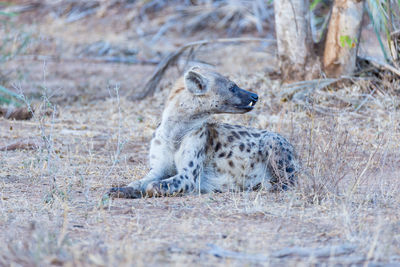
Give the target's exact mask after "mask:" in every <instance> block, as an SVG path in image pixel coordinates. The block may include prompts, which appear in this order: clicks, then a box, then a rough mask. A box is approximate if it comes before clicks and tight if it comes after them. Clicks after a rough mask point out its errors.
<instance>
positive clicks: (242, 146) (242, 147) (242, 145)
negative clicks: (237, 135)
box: [239, 143, 244, 151]
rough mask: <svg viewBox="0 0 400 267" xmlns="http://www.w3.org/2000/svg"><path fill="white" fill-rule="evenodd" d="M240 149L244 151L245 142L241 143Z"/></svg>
mask: <svg viewBox="0 0 400 267" xmlns="http://www.w3.org/2000/svg"><path fill="white" fill-rule="evenodd" d="M239 149H240V151H243V150H244V144H243V143H241V144H240V145H239Z"/></svg>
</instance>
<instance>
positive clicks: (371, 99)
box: [0, 1, 400, 266]
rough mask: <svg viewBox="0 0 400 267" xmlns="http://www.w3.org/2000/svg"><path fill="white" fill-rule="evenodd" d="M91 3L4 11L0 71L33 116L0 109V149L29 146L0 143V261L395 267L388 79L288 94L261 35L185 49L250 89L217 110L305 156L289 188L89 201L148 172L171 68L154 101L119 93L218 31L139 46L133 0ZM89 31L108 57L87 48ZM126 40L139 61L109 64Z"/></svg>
mask: <svg viewBox="0 0 400 267" xmlns="http://www.w3.org/2000/svg"><path fill="white" fill-rule="evenodd" d="M14 2H20V4H21V5H23V4H25V3H29V1H14ZM61 2H62V1H61ZM117 2H118V1H117ZM59 8H60V7H59ZM100 8H101V6H100ZM53 10H58V9H53ZM132 10H135V9H132ZM100 11H101V9H100V10H97V13H96V15H91V16H87V17H84V18H83V19H79V20H77V21H72V22H66V20H68V18H69V17H66V16H60V17H56V16H54V15H52V14H53V13H54V12H55V11H54V12H53V13H51V12H47V11H46V9H40V8H33V9H28V11H25V12H23V13H22V14H21V15H19V16H17V17H14V18H12V21H13V27H14V28H13V29H14V31H16V32H28V33H29V34H30V36H32V38H31V43H30V45H29V47H28V48H27V50H26V52H24V53H22V54H20V55H18V56H16V57H14V58H12V59H10V60H8V61H6V62H4V63H2V65H0V66H1V69H0V78H1V81H2V84H3V85H4V86H5V87H7V88H10V89H11V90H13V91H14V92H16V93H23V94H24V96H25V97H26V99H27V102H29V103H31V106H32V108H33V109H34V110H35V113H34V114H35V115H34V117H33V118H32V119H31V120H28V121H16V120H7V119H5V118H0V147H4V146H6V145H10V144H13V143H15V142H20V143H32V144H34V145H33V149H31V148H32V146H30V147H29V149H17V150H10V151H7V150H6V151H0V243H1V244H2V245H1V246H0V265H1V266H50V265H65V266H89V265H90V266H164V265H177V266H187V265H201V266H223V265H232V266H243V265H247V266H268V265H271V266H309V265H318V266H400V143H399V140H400V110H399V109H400V101H399V89H400V88H399V87H398V86H399V84H400V83H399V81H398V80H396V79H389V78H388V79H387V80H385V79H386V78H385V77H384V76H382V77H381V80H380V81H379V83H377V82H376V80H371V79H368V78H357V79H356V78H355V79H354V80H353V82H348V81H345V82H339V83H334V84H331V85H329V86H327V87H324V88H320V87H319V84H320V83H319V82H318V83H309V84H307V87H306V89H307V90H305V89H304V88H303V89H298V88H297V87H296V88H297V89H296V88H295V90H298V91H299V93H296V94H294V95H293V96H290V97H288V96H287V95H288V94H289V93H288V92H290V91H291V89H293V88H294V87H288V86H285V85H281V83H280V81H279V80H278V79H276V75H272V74H271V73H272V72H274V71H276V70H277V63H276V58H275V55H274V49H275V48H274V45H271V44H258V43H243V44H240V45H238V44H232V45H211V46H207V47H203V48H202V49H200V50H199V51H198V52H197V54H196V58H197V59H198V60H202V61H206V62H209V63H211V64H213V65H215V66H216V69H217V70H218V71H220V72H221V73H224V74H226V75H229V76H230V78H231V79H233V80H235V81H236V82H237V83H238V85H239V86H240V87H243V88H246V89H249V90H251V91H254V92H256V93H257V94H259V96H260V101H259V102H258V103H257V105H256V108H255V110H253V111H252V112H250V113H248V114H244V115H220V116H216V117H215V120H218V121H225V122H230V123H236V124H243V125H248V126H251V127H257V128H264V129H268V130H271V131H275V132H278V133H280V134H282V135H284V136H285V137H287V138H288V139H289V140H290V141H291V142H292V143H293V144H294V145H295V147H296V150H297V153H298V154H299V156H300V158H301V161H302V165H303V172H302V174H301V175H300V177H299V179H300V181H299V185H298V186H297V188H295V189H294V190H290V191H287V192H278V193H271V192H264V191H260V192H230V193H223V194H209V195H193V196H184V197H169V198H148V199H136V200H125V199H115V200H113V201H111V202H109V203H104V202H102V196H103V194H104V193H105V192H107V189H108V188H110V187H111V186H115V185H125V184H128V183H129V182H131V181H132V180H134V179H139V178H141V177H142V176H143V175H145V174H146V172H147V171H148V165H147V151H148V148H149V141H150V139H151V135H152V133H153V131H154V130H155V128H156V126H157V124H158V123H159V122H160V116H161V113H162V110H163V106H164V100H165V99H166V96H167V94H168V90H169V88H170V87H171V85H172V83H173V81H174V80H175V79H176V78H177V77H178V76H179V75H180V73H181V70H182V67H172V68H171V69H170V70H169V71H168V72H167V73H166V75H165V77H164V79H163V80H162V83H161V85H160V87H159V88H158V90H157V91H156V93H155V95H154V96H151V97H148V98H146V99H144V100H141V101H131V100H128V98H127V96H128V95H130V94H131V93H132V92H140V90H141V88H142V86H143V85H144V83H145V81H146V80H147V79H148V78H149V76H150V75H151V74H152V72H153V71H154V69H155V67H156V65H154V64H153V63H152V62H150V59H151V60H152V61H155V62H157V61H159V60H161V58H162V57H163V56H165V53H166V52H165V51H172V50H173V49H175V48H177V47H178V46H179V45H181V44H184V43H187V42H189V41H193V40H199V39H203V38H204V36H206V37H209V38H212V37H213V36H214V37H215V36H219V35H218V33H219V32H217V31H210V32H209V33H207V34H205V33H204V31H200V32H198V33H196V34H191V35H189V36H184V35H182V36H181V35H178V34H177V33H176V32H173V31H172V32H170V33H167V34H165V35H164V36H163V37H161V39H160V40H159V41H157V42H155V43H152V46H149V45H148V43H146V42H145V41H143V38H142V39H141V38H139V37H138V28H140V27H142V28H143V27H144V26H145V25H142V24H141V23H142V22H137V21H136V20H133V22H131V23H129V24H127V23H126V21H127V18H131V17H132V16H134V14H133V15H132V12H133V11H129V9H127V10H122V11H121V9H119V8H118V6H116V7H109V10H107V12H105V11H104V14H103V13H101V12H100ZM168 11H169V9H168V8H165V10H164V11H159V12H158V13H156V14H157V16H156V15H153V16H154V17H150V19H149V20H148V21H147V25H148V27H149V28H151V27H152V26H154V27H156V26H157V25H159V24H161V22H159V21H158V20H161V19H162V16H161V15H160V14H161V13H162V12H166V13H168ZM160 12H161V13H160ZM57 14H58V13H57ZM162 14H164V13H162ZM149 16H150V15H149ZM157 19H158V20H157ZM129 21H131V20H129ZM135 23H136V24H135ZM157 23H158V24H157ZM153 24H154V25H153ZM135 29H136V31H135ZM250 34H253V35H257V34H259V33H257V32H254V31H253V32H250V33H244V34H243V35H244V36H246V35H250ZM153 35H154V34H153ZM264 35H265V34H264ZM219 37H224V36H219ZM150 39H151V38H150ZM145 40H147V41H148V39H146V38H145ZM100 41H103V42H109V43H111V44H112V45H113V47H115V49H114V50H115V51H116V52H113V53H111V54H106V55H104V53H103V54H101V57H99V56H97V55H96V56H93V53H97V54H98V50H96V49H99V48H98V47H99V46H96V45H95V46H93V44H97V45H99V43H98V42H100ZM103 45H104V44H102V43H100V49H101V47H104V46H103ZM129 49H137V50H138V51H139V53H138V55H137V58H139V59H141V60H149V62H146V64H124V63H117V62H109V61H107V58H108V59H110V57H112V58H113V59H115V57H118V56H119V54H118V53H120V51H125V52H124V53H125V54H124V56H125V57H126V55H127V53H128V52H126V51H128V50H129ZM82 51H83V52H82ZM93 51H95V52H93ZM162 52H163V53H162ZM121 53H122V52H121ZM160 53H161V54H160ZM128 54H129V53H128ZM321 82H323V81H321Z"/></svg>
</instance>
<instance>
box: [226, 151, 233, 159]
mask: <svg viewBox="0 0 400 267" xmlns="http://www.w3.org/2000/svg"><path fill="white" fill-rule="evenodd" d="M232 154H233V153H232V151H230V152H229V154H228V156H226V158H227V159H229V158H230V157H232Z"/></svg>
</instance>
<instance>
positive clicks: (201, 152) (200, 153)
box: [197, 148, 204, 158]
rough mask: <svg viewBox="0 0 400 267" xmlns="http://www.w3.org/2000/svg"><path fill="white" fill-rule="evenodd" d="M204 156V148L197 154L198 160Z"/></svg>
mask: <svg viewBox="0 0 400 267" xmlns="http://www.w3.org/2000/svg"><path fill="white" fill-rule="evenodd" d="M203 154H204V148H202V149H200V150H199V152H197V158H200V156H201V155H203Z"/></svg>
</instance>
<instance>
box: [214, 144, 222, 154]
mask: <svg viewBox="0 0 400 267" xmlns="http://www.w3.org/2000/svg"><path fill="white" fill-rule="evenodd" d="M220 148H221V143H220V142H218V143H217V145H216V146H215V152H218V150H219V149H220Z"/></svg>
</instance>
